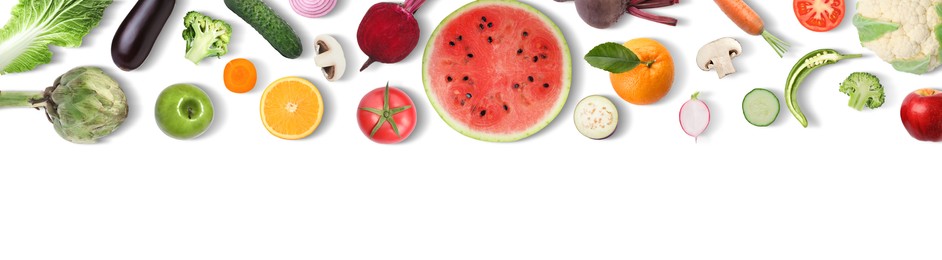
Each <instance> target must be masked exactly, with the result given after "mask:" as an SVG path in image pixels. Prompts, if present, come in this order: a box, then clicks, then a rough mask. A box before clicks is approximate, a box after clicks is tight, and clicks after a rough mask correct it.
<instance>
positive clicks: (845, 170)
mask: <svg viewBox="0 0 942 260" xmlns="http://www.w3.org/2000/svg"><path fill="white" fill-rule="evenodd" d="M14 2H15V1H9V0H7V1H2V2H0V13H2V14H0V21H5V20H7V18H8V17H9V15H8V11H5V10H9V9H10V8H11V7H12V6H13V4H14ZM267 2H269V3H270V4H271V5H272V6H273V7H274V8H275V9H277V10H278V11H280V13H281V14H282V15H283V16H284V17H285V18H286V19H287V20H289V23H291V24H292V25H293V26H294V28H295V30H296V31H297V32H298V34H299V35H300V36H301V39H302V41H303V42H305V43H306V46H305V47H306V49H305V51H304V54H303V55H302V56H301V57H300V58H298V59H295V60H288V59H285V58H282V57H281V56H280V55H279V54H278V53H277V52H275V50H274V49H272V48H271V47H270V46H269V45H268V43H267V42H265V41H264V39H263V38H262V37H260V36H259V35H258V34H257V33H256V32H255V31H254V30H252V29H251V27H249V26H248V25H247V24H245V23H244V22H243V21H241V20H240V19H239V18H238V17H237V16H235V15H234V14H233V13H232V12H230V11H229V10H228V9H226V7H225V6H224V5H223V3H222V1H219V0H214V1H205V0H199V1H197V0H190V1H178V3H177V6H176V9H175V11H174V13H173V16H172V17H171V18H170V20H169V21H168V23H167V25H166V27H165V29H164V31H163V33H162V34H161V36H160V39H159V41H158V43H157V45H156V47H155V49H154V51H153V53H151V56H150V58H149V59H148V60H147V62H146V63H145V64H144V66H143V67H141V68H140V69H138V70H136V71H133V72H121V71H120V70H118V69H117V68H116V67H115V66H114V65H113V63H112V61H111V56H110V45H111V39H112V37H113V34H114V32H115V30H116V29H117V27H118V25H119V24H120V23H121V20H122V19H123V18H124V16H125V15H126V14H127V13H128V11H129V10H130V9H131V7H132V6H133V5H134V2H133V1H126V0H125V1H120V0H119V1H116V2H115V3H114V4H113V5H112V6H111V7H110V8H109V9H108V10H107V11H106V14H105V18H104V20H103V21H102V23H101V26H100V27H98V28H97V29H95V30H94V31H93V32H92V33H91V34H90V35H89V36H87V37H86V38H85V42H84V45H83V46H82V47H81V48H77V49H64V48H58V47H55V48H53V51H54V52H55V56H54V58H53V62H52V63H51V64H48V65H44V66H41V67H39V68H38V69H37V70H35V71H31V72H27V73H20V74H14V75H4V76H0V90H41V89H42V88H44V87H47V86H49V85H50V84H51V83H52V81H53V80H54V79H55V77H57V76H58V75H59V74H61V73H63V72H65V71H67V70H69V69H71V68H73V67H76V66H81V65H95V66H100V67H103V68H105V69H106V70H107V71H108V72H109V73H111V74H112V75H114V76H115V77H116V78H117V79H118V80H119V82H120V83H122V86H123V88H124V90H125V91H126V92H127V94H128V96H129V99H130V100H129V102H130V105H131V114H130V117H129V118H128V121H127V122H126V123H125V124H124V125H123V126H122V127H121V129H119V130H118V131H117V132H116V133H115V134H114V135H112V136H110V137H108V138H107V139H105V140H104V142H103V143H101V144H97V145H75V144H71V143H69V142H66V141H64V140H62V139H61V138H59V137H58V135H56V133H55V132H54V131H53V127H52V125H51V124H49V123H48V122H47V121H46V118H45V116H44V115H43V112H40V111H34V110H29V109H4V110H0V118H2V123H0V259H4V260H7V259H9V260H20V259H96V260H104V259H176V260H182V259H201V260H202V259H828V260H833V259H940V258H942V250H940V249H942V246H940V245H942V206H940V202H942V188H940V184H942V170H940V169H939V167H938V164H939V163H940V162H939V160H938V159H939V156H938V154H939V151H940V148H942V146H940V144H936V143H923V142H918V141H916V140H914V139H912V138H911V137H910V136H909V135H908V134H907V133H906V131H905V130H904V129H903V126H902V124H901V123H900V119H899V107H900V103H901V101H902V99H903V97H904V96H905V95H906V94H908V93H909V92H911V91H913V90H916V89H918V88H922V87H942V83H939V81H938V79H939V72H938V71H936V72H934V73H930V74H927V75H923V76H917V75H910V74H905V73H901V72H896V71H894V70H892V68H891V67H890V66H889V65H887V64H886V63H884V62H882V61H880V60H879V59H878V58H877V57H875V56H874V55H873V54H872V52H870V51H868V50H866V49H864V48H862V47H861V46H860V44H859V42H858V41H857V36H856V29H855V28H854V27H853V26H852V24H851V23H850V16H851V15H852V14H853V2H851V3H849V4H848V7H849V8H848V13H849V14H848V15H847V18H846V19H845V21H844V23H843V24H841V26H840V27H839V28H838V29H836V30H834V31H832V32H828V33H814V32H811V31H808V30H806V29H804V28H803V27H801V25H800V24H799V23H798V21H797V19H796V18H795V16H794V15H793V12H792V8H791V1H785V0H779V1H750V2H751V3H752V5H753V7H754V8H756V9H757V11H758V12H759V13H760V14H761V15H762V17H763V18H764V19H765V21H766V25H767V28H769V30H770V31H772V32H773V33H775V34H777V35H778V36H780V37H782V39H784V40H786V41H788V42H790V43H792V44H793V46H794V47H793V48H792V49H791V52H789V53H787V54H786V56H785V58H784V59H780V58H778V57H777V56H775V54H774V52H773V51H772V49H771V48H770V47H769V46H768V45H767V44H766V43H765V42H764V41H762V39H761V38H760V37H753V36H749V35H747V34H745V33H743V32H742V31H741V30H739V29H738V27H736V26H735V25H734V24H733V23H732V22H731V21H730V20H729V19H727V18H726V16H725V15H723V14H722V13H721V12H720V10H719V8H717V7H716V5H715V4H713V3H712V2H711V1H706V0H698V1H692V0H684V1H683V2H682V3H681V4H680V5H677V6H673V7H667V8H661V9H656V10H652V12H654V13H657V14H663V15H669V16H673V17H677V18H680V24H679V26H677V27H676V28H675V27H668V26H664V25H660V24H656V23H653V22H649V21H646V20H642V19H639V18H635V17H631V16H627V15H626V16H624V17H622V19H621V21H620V22H619V23H618V25H617V26H615V27H614V28H610V29H607V30H599V29H594V28H591V27H589V26H588V25H586V24H584V23H583V22H582V21H581V19H580V18H579V17H578V15H577V14H576V11H575V8H574V6H573V4H572V3H556V2H553V1H549V0H538V1H537V0H531V1H527V2H528V3H530V4H533V5H534V6H535V7H536V8H537V9H539V10H541V11H544V12H546V14H547V15H549V16H550V17H551V18H552V19H553V20H555V21H556V22H557V23H558V25H559V26H560V27H561V29H562V31H563V32H564V33H565V35H566V36H567V40H568V41H569V44H570V47H571V49H572V55H573V60H574V64H573V71H574V72H573V76H574V79H573V85H572V90H571V93H570V96H569V102H568V103H567V105H566V107H565V108H564V109H563V112H562V113H561V114H560V115H559V117H558V118H557V119H556V120H555V121H553V123H552V124H550V126H549V127H547V128H546V129H544V131H542V132H541V133H539V134H537V135H535V136H532V137H531V138H529V139H525V140H523V141H520V142H516V143H508V144H496V143H485V142H480V141H476V140H473V139H470V138H467V137H465V136H463V135H461V134H458V133H457V132H455V131H453V130H452V129H450V128H449V127H448V126H447V125H446V124H445V123H444V122H443V121H442V120H441V119H439V118H438V115H437V114H436V113H435V112H434V110H433V109H432V108H431V106H430V105H429V102H428V99H427V98H426V97H425V94H424V90H423V85H422V81H421V63H422V50H423V48H424V46H425V42H426V41H427V38H428V34H429V33H430V32H431V31H432V30H433V29H434V28H435V26H436V25H437V24H438V22H439V21H440V20H441V19H442V18H444V17H445V16H446V15H448V14H449V13H450V12H451V11H453V10H455V9H457V8H458V7H460V6H462V5H463V4H465V3H466V2H467V1H450V0H449V1H445V0H437V1H436V0H432V1H428V2H427V3H425V5H424V6H422V8H421V9H419V11H418V13H417V19H418V21H419V24H420V27H421V30H422V39H420V41H419V42H420V44H419V46H418V47H417V48H416V50H415V51H414V52H413V53H412V55H411V56H409V57H408V58H407V59H406V60H405V61H404V62H401V63H399V64H374V65H373V66H371V67H370V68H369V69H368V70H367V71H366V72H363V73H359V72H356V69H357V68H359V65H360V64H362V63H363V62H364V61H365V60H366V58H365V56H364V55H363V54H362V52H360V50H359V48H358V47H357V44H356V38H355V36H356V34H355V33H356V29H357V25H358V22H359V20H360V19H362V17H363V14H364V13H365V12H366V10H367V9H368V8H369V6H370V4H371V3H373V2H375V1H350V0H347V1H343V0H341V1H340V3H339V4H338V6H337V7H336V9H335V10H334V11H333V13H331V14H330V15H329V16H327V17H324V18H318V19H308V18H303V17H301V16H299V15H296V14H295V13H294V12H293V11H292V10H291V8H290V6H289V5H288V1H285V0H281V1H267ZM189 10H198V11H202V12H205V13H206V14H208V15H210V16H214V17H216V18H221V19H224V20H227V21H229V22H230V23H231V24H232V26H233V29H234V30H235V34H234V37H233V43H232V44H231V45H230V48H231V52H230V53H229V54H228V55H226V56H224V57H223V58H222V59H218V60H217V59H207V60H205V61H204V62H203V63H202V64H200V65H199V66H195V65H193V64H192V63H190V62H189V61H187V60H186V59H184V58H183V54H184V41H183V39H182V37H181V36H180V32H181V31H182V30H183V26H182V17H183V15H184V14H185V13H186V12H187V11H189ZM323 33H329V34H334V35H336V36H337V37H338V38H339V40H340V42H341V43H342V44H343V45H344V47H345V48H346V51H347V59H348V61H349V63H350V65H349V67H348V72H349V73H348V74H347V75H346V76H345V77H344V79H343V80H342V81H340V82H336V83H328V82H327V81H326V80H324V78H323V76H322V75H321V74H320V72H319V71H318V70H317V69H316V68H315V67H314V62H313V54H314V51H313V48H312V47H311V46H312V42H313V39H314V37H315V36H316V35H318V34H323ZM724 36H732V37H735V38H737V39H739V40H740V41H741V42H742V43H743V45H744V48H745V52H744V55H743V56H742V57H740V58H737V59H736V60H735V63H736V67H737V69H738V70H739V72H738V73H736V74H733V75H731V76H730V77H728V78H726V79H723V80H718V79H717V78H716V74H715V73H714V72H702V71H700V70H699V69H698V68H697V67H696V65H695V62H694V58H695V57H694V56H695V54H696V51H697V50H698V49H699V48H700V46H701V45H703V44H704V43H706V42H709V41H711V40H714V39H716V38H719V37H724ZM637 37H653V38H655V39H657V40H659V41H661V42H662V43H664V44H665V45H666V46H667V47H668V49H669V50H670V51H671V52H672V55H673V57H674V59H675V62H676V64H677V71H676V81H675V84H674V88H673V90H672V91H671V92H670V94H669V95H668V96H667V97H666V98H664V99H663V100H661V101H660V102H659V103H657V104H655V105H650V106H635V105H630V104H628V103H626V102H623V101H621V100H620V99H617V96H616V95H615V92H614V91H613V90H612V88H611V87H610V84H609V80H608V73H606V72H603V71H600V70H596V69H594V68H591V67H589V66H588V65H587V64H586V63H585V62H584V61H583V60H582V59H581V57H582V56H583V55H584V54H585V52H587V51H588V50H589V49H590V48H591V47H593V46H595V45H597V44H599V43H602V42H608V41H614V42H624V41H627V40H630V39H633V38H637ZM818 48H836V49H839V50H841V51H842V52H845V53H863V54H865V58H863V59H857V60H848V61H842V62H841V63H839V64H837V65H832V66H829V67H826V68H823V69H819V70H817V71H815V73H814V74H812V76H811V77H809V78H808V79H807V80H806V81H805V84H804V85H803V86H802V90H801V91H800V92H801V94H800V95H799V96H800V100H801V105H802V108H803V109H804V111H806V112H807V114H808V116H809V121H810V124H811V126H810V127H809V128H807V129H804V128H802V127H801V125H800V124H798V122H797V121H796V120H795V119H794V118H793V117H792V115H791V114H789V113H788V111H787V109H786V108H785V107H784V104H783V106H782V113H781V115H780V116H779V119H778V121H776V123H775V124H774V125H772V126H771V127H768V128H757V127H753V126H751V125H749V124H748V123H747V122H746V121H745V120H744V119H743V116H742V114H741V108H740V102H741V100H742V97H743V96H744V95H745V94H746V93H747V92H748V91H749V90H751V89H753V88H756V87H762V88H769V89H772V90H773V91H774V92H775V93H776V94H778V95H779V97H780V98H782V93H783V86H784V82H785V78H786V76H787V74H788V71H789V69H790V68H791V66H792V65H793V64H794V62H795V61H796V60H797V59H798V58H799V57H801V56H802V55H804V54H805V53H807V52H810V51H812V50H815V49H818ZM238 57H245V58H249V59H251V60H252V61H254V62H255V64H256V66H258V68H259V75H260V78H259V85H258V86H257V87H256V89H255V90H253V91H252V92H249V93H247V94H234V93H231V92H229V91H228V90H226V89H225V87H224V86H223V83H222V71H223V68H224V66H225V64H226V62H228V61H229V60H231V59H233V58H238ZM854 71H867V72H871V73H875V74H876V75H878V76H879V77H880V78H881V80H882V82H883V84H884V85H885V86H886V89H887V101H886V104H885V105H884V106H883V107H882V108H879V109H877V110H873V111H864V112H858V111H855V110H853V109H851V108H849V107H847V100H848V97H847V96H846V95H844V94H842V93H840V92H839V91H838V83H839V82H841V81H843V79H844V78H845V77H846V76H847V75H848V74H850V73H851V72H854ZM294 75H297V76H303V77H305V78H307V79H310V80H312V81H313V82H314V83H315V84H316V85H317V86H318V87H319V89H320V91H321V92H322V93H323V95H324V97H325V102H326V105H327V107H326V114H325V118H324V121H323V124H321V126H320V128H318V130H317V131H316V132H315V133H314V134H313V135H312V136H310V137H309V138H307V139H304V140H300V141H285V140H281V139H278V138H275V137H273V136H272V135H270V134H269V133H268V132H267V131H266V130H265V128H264V127H263V126H262V124H261V122H260V119H259V115H258V103H259V98H260V96H261V92H262V90H263V89H264V87H265V86H266V85H267V84H268V83H269V82H271V81H273V80H275V79H277V78H280V77H283V76H294ZM387 81H389V82H390V84H391V85H393V86H398V87H401V88H403V89H404V90H406V91H407V92H408V93H409V94H410V95H411V97H412V98H413V100H415V102H416V105H417V108H418V112H419V116H420V122H419V123H420V124H419V126H418V128H417V130H416V132H415V133H414V134H413V135H412V137H411V138H410V139H408V140H407V141H406V142H404V143H402V144H398V145H379V144H374V143H373V142H371V141H369V140H368V139H367V138H365V137H364V136H363V135H362V134H361V133H360V130H359V129H358V127H357V123H356V119H355V116H354V114H355V112H356V106H357V104H358V102H359V99H360V98H361V97H362V95H363V94H365V93H366V92H368V91H370V90H372V89H374V88H377V87H381V86H383V85H384V84H385V83H386V82H387ZM181 82H186V83H194V84H197V85H199V86H201V87H202V88H203V89H205V90H206V91H207V92H208V93H209V94H210V95H211V97H212V99H213V102H214V104H215V107H216V112H217V117H216V120H215V122H214V123H213V126H212V128H211V129H210V131H209V132H208V133H206V134H205V135H204V136H202V137H200V138H199V139H196V140H191V141H178V140H175V139H171V138H169V137H167V136H165V135H164V134H163V133H161V131H160V130H159V129H158V128H157V126H156V123H155V121H154V116H153V113H154V111H153V107H154V103H155V100H156V98H157V95H158V93H159V92H160V91H161V90H163V88H165V87H167V86H169V85H171V84H174V83H181ZM694 91H702V92H703V94H702V95H701V98H702V99H703V100H705V101H706V102H707V103H708V104H709V105H710V108H711V109H712V112H713V121H712V123H711V125H710V128H709V129H708V130H707V133H706V134H705V135H703V136H701V138H700V141H699V143H694V139H693V138H691V137H688V136H686V135H685V134H684V133H683V132H682V131H681V129H680V127H679V124H678V122H677V112H678V110H679V108H680V106H681V104H682V103H683V102H685V101H686V100H687V98H688V97H689V95H690V94H691V93H693V92H694ZM591 94H603V95H606V96H609V97H611V98H614V99H615V100H616V101H617V102H616V103H617V104H619V109H620V113H621V115H622V118H621V120H622V124H621V125H620V127H619V129H618V132H617V133H616V134H615V136H614V137H613V138H610V139H608V140H603V141H593V140H589V139H587V138H585V137H583V136H581V135H580V134H579V133H578V132H577V131H576V129H575V127H573V123H572V108H573V107H574V105H575V103H576V102H577V101H578V100H579V99H581V98H583V97H585V96H587V95H591Z"/></svg>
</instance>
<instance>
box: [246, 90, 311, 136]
mask: <svg viewBox="0 0 942 260" xmlns="http://www.w3.org/2000/svg"><path fill="white" fill-rule="evenodd" d="M261 103H262V104H261V108H260V109H261V114H262V124H264V125H265V129H268V132H270V133H271V134H272V135H274V136H277V137H279V138H282V139H287V140H297V139H301V138H304V137H307V136H308V135H311V133H313V132H314V130H315V129H317V126H318V125H320V123H321V119H322V118H323V117H324V99H323V98H322V97H321V92H320V91H318V90H317V87H315V86H314V84H312V83H311V82H310V81H307V80H305V79H302V78H298V77H285V78H281V79H279V80H276V81H275V82H272V83H271V84H270V85H268V87H267V88H265V93H262V102H261Z"/></svg>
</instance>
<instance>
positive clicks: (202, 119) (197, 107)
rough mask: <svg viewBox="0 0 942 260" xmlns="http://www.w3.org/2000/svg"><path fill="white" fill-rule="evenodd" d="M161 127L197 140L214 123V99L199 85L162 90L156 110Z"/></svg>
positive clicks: (170, 132) (175, 86) (177, 136)
mask: <svg viewBox="0 0 942 260" xmlns="http://www.w3.org/2000/svg"><path fill="white" fill-rule="evenodd" d="M154 111H155V112H154V114H155V115H156V117H157V126H159V127H160V130H161V131H164V134H167V135H168V136H170V137H173V138H176V139H181V140H183V139H193V138H196V137H197V136H200V135H201V134H203V133H205V132H206V129H209V125H210V124H212V123H213V114H214V113H213V102H212V101H210V99H209V95H206V92H203V90H202V89H200V88H199V87H197V86H194V85H190V84H175V85H173V86H169V87H167V88H166V89H164V91H162V92H160V96H159V97H157V107H156V108H155V109H154Z"/></svg>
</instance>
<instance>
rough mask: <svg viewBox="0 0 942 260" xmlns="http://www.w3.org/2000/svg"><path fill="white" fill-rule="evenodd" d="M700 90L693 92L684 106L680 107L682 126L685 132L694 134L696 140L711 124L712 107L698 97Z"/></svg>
mask: <svg viewBox="0 0 942 260" xmlns="http://www.w3.org/2000/svg"><path fill="white" fill-rule="evenodd" d="M699 95H700V92H697V93H693V95H691V96H690V100H688V101H687V102H686V103H684V105H683V106H682V107H680V127H681V128H683V129H684V133H687V135H689V136H693V138H694V141H696V139H697V137H698V136H700V134H703V132H704V131H706V129H707V126H710V108H709V107H707V104H706V103H704V102H703V101H700V100H699V99H697V96H699Z"/></svg>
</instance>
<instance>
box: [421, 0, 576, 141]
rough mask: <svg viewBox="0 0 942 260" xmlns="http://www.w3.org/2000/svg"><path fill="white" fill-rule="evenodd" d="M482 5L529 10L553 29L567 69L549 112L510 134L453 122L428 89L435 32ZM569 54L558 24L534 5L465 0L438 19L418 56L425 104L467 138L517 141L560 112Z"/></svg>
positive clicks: (567, 81)
mask: <svg viewBox="0 0 942 260" xmlns="http://www.w3.org/2000/svg"><path fill="white" fill-rule="evenodd" d="M484 4H496V5H508V6H511V7H518V8H522V9H525V10H527V11H529V12H531V13H533V14H534V15H535V16H536V17H539V18H540V20H541V21H543V22H544V23H545V24H547V25H549V27H550V28H551V29H552V30H553V31H554V32H555V34H556V35H555V36H556V38H557V39H558V40H559V45H560V49H561V50H562V52H563V53H564V54H565V55H563V64H564V68H567V69H566V70H565V71H564V75H563V76H564V78H563V81H562V82H563V89H562V91H561V93H560V97H559V99H557V101H556V104H555V105H554V106H553V108H552V110H551V111H549V113H548V114H546V116H545V117H544V118H543V119H544V120H542V121H541V123H538V124H535V125H533V126H532V127H530V128H529V129H526V130H524V131H521V132H518V133H513V134H490V133H481V132H476V131H473V130H471V129H470V128H468V127H467V126H464V125H462V124H460V123H458V122H455V121H454V120H452V119H451V118H449V117H448V116H447V115H448V112H447V111H445V110H444V108H442V106H441V105H440V104H438V102H436V101H435V92H434V90H433V89H432V88H431V82H430V75H429V68H428V64H429V62H428V60H427V59H428V57H429V55H430V54H431V53H432V51H433V50H434V49H435V46H436V45H437V44H435V43H434V42H433V41H435V40H436V39H437V38H438V34H439V33H440V32H441V29H442V27H443V26H444V25H445V24H446V23H447V22H449V21H451V20H454V18H455V17H458V16H459V15H461V14H463V13H464V12H466V11H469V10H471V9H472V8H474V7H478V6H481V5H484ZM571 56H572V55H571V53H570V50H569V44H568V43H567V42H566V37H564V36H563V32H562V31H561V30H560V29H559V26H557V25H556V23H554V22H553V20H551V19H550V18H549V17H547V16H546V15H545V14H543V13H542V12H540V11H539V10H537V9H536V8H533V7H532V6H529V5H527V4H524V3H521V2H519V1H516V0H477V1H473V2H471V3H468V4H466V5H464V6H462V7H461V8H458V10H455V11H454V12H452V13H451V14H449V15H448V16H447V17H445V18H444V19H442V22H440V23H439V24H438V26H437V27H436V28H435V30H434V31H433V32H432V34H431V36H429V42H428V43H427V44H426V46H425V52H424V56H423V59H422V60H423V62H422V82H423V83H424V85H425V94H426V96H427V97H428V99H429V103H431V104H432V107H433V108H435V111H436V112H437V113H438V115H439V117H441V118H442V120H443V121H445V123H446V124H448V126H450V127H451V128H453V129H454V130H455V131H457V132H459V133H461V134H463V135H465V136H467V137H471V138H474V139H477V140H481V141H488V142H514V141H518V140H521V139H524V138H527V137H530V136H531V135H534V134H536V133H537V132H539V131H540V130H543V128H546V126H548V125H549V124H550V123H551V122H552V121H553V120H554V119H555V118H556V117H557V116H558V115H559V112H561V111H562V109H563V106H565V105H566V100H567V99H568V98H569V90H570V86H571V85H572V57H571Z"/></svg>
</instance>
